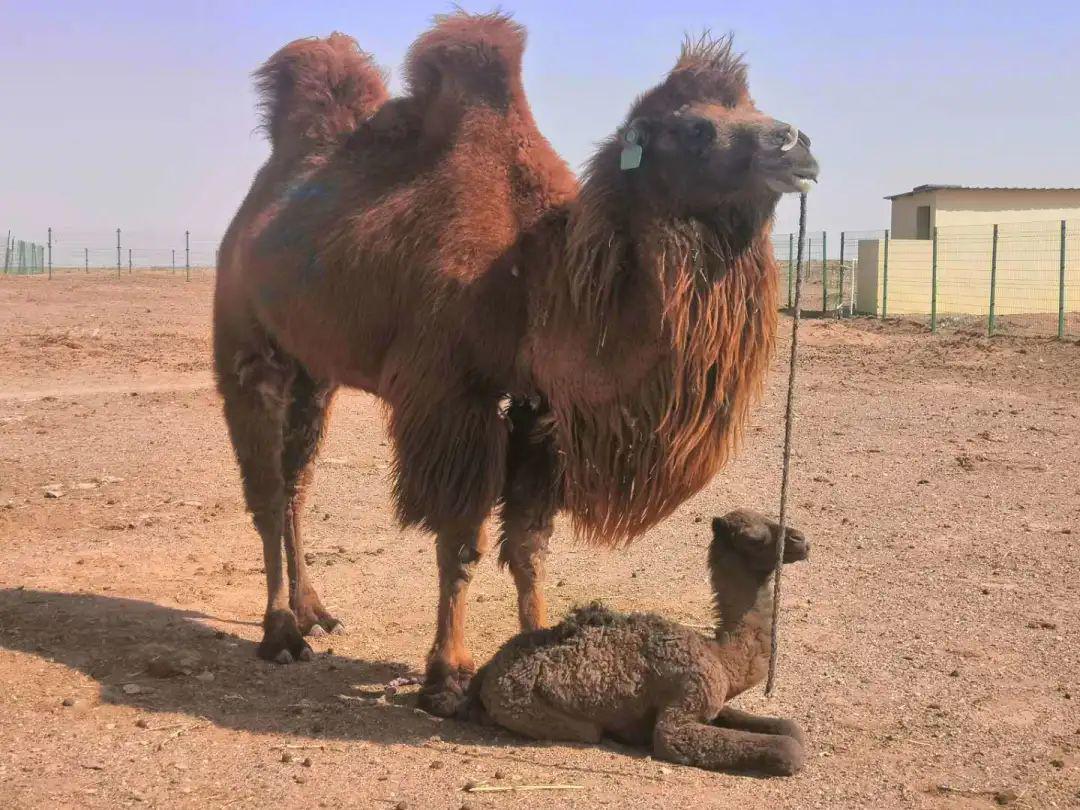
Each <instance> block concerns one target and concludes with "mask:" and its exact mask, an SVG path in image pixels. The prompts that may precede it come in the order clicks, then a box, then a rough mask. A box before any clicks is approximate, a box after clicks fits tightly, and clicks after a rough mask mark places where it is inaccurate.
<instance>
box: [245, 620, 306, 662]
mask: <svg viewBox="0 0 1080 810" xmlns="http://www.w3.org/2000/svg"><path fill="white" fill-rule="evenodd" d="M258 656H259V658H262V659H263V660H264V661H273V662H274V663H275V664H291V663H293V661H309V660H311V656H312V652H311V647H309V646H308V644H307V642H306V641H304V637H303V636H302V635H301V634H300V627H299V626H298V625H297V623H296V616H294V615H293V612H292V611H291V610H275V611H273V612H271V613H268V614H266V619H265V620H264V621H263V639H262V641H261V642H260V643H259V649H258Z"/></svg>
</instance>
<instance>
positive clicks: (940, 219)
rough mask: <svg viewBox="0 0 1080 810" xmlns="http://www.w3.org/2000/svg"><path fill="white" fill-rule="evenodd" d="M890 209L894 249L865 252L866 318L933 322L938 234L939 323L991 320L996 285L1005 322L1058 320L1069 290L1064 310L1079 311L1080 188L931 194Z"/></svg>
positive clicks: (860, 294)
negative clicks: (946, 318)
mask: <svg viewBox="0 0 1080 810" xmlns="http://www.w3.org/2000/svg"><path fill="white" fill-rule="evenodd" d="M885 199H887V200H891V201H892V218H891V227H890V233H889V237H890V238H889V241H888V246H887V248H886V243H885V240H883V239H879V240H862V241H860V242H859V248H858V257H859V261H858V268H857V270H856V284H857V298H856V309H857V310H858V311H859V312H863V313H867V314H880V313H881V311H882V308H883V307H885V308H886V311H887V313H888V314H889V315H925V314H927V313H929V312H930V309H931V300H932V296H933V289H934V285H933V283H932V279H933V267H934V262H933V241H932V240H933V236H934V233H935V228H936V229H937V311H938V313H939V314H944V315H949V314H953V315H985V314H987V313H988V311H989V308H990V298H991V294H990V293H991V276H993V277H994V279H995V283H994V299H995V300H994V308H995V312H996V313H997V314H999V315H1028V314H1046V313H1056V312H1057V311H1058V308H1059V307H1060V306H1061V305H1062V291H1063V290H1064V299H1065V300H1064V307H1065V309H1066V310H1067V311H1069V312H1076V311H1080V188H1002V187H986V188H976V187H968V186H944V185H925V186H917V187H915V188H914V189H912V190H911V191H907V192H904V193H903V194H894V195H892V196H889V197H886V198H885ZM1063 222H1064V233H1063V230H1062V223H1063ZM995 225H997V226H998V236H997V252H996V258H995V250H994V226H995ZM886 254H887V256H888V265H887V270H886ZM1063 256H1064V260H1065V268H1066V270H1065V276H1064V282H1065V283H1064V285H1063V284H1062V272H1061V265H1062V258H1063ZM886 293H887V295H888V302H887V305H886V304H885V302H884V301H883V297H884V296H885V295H886Z"/></svg>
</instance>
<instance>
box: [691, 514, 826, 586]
mask: <svg viewBox="0 0 1080 810" xmlns="http://www.w3.org/2000/svg"><path fill="white" fill-rule="evenodd" d="M712 528H713V539H712V547H711V549H710V559H712V560H719V559H721V558H730V557H732V556H734V557H735V558H737V559H738V560H740V561H741V562H742V563H743V564H744V565H745V566H746V568H748V569H749V570H752V571H758V572H772V570H773V569H774V568H775V567H776V544H777V543H778V542H779V539H780V527H779V526H778V525H777V524H776V523H775V522H773V521H771V520H769V519H768V518H766V517H765V516H764V515H761V514H758V513H757V512H752V511H750V510H749V509H737V510H735V511H734V512H729V513H728V514H726V515H724V517H721V518H715V519H714V520H713V525H712ZM785 534H786V540H785V541H784V563H785V564H786V563H793V562H799V561H800V560H806V559H808V558H809V557H810V541H809V540H807V539H806V537H805V535H803V533H802V532H800V531H799V530H798V529H793V528H791V527H788V529H787V531H786V532H785Z"/></svg>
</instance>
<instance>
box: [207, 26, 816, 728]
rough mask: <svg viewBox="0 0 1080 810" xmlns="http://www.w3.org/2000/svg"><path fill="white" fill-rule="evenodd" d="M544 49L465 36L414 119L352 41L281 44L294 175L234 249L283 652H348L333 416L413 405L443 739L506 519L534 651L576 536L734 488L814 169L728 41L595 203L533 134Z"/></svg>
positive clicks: (396, 439)
mask: <svg viewBox="0 0 1080 810" xmlns="http://www.w3.org/2000/svg"><path fill="white" fill-rule="evenodd" d="M524 40H525V37H524V32H523V31H522V29H521V28H520V27H518V26H517V25H515V24H514V23H512V22H511V21H510V20H508V19H507V18H505V17H503V16H500V15H484V16H469V15H465V14H453V15H449V16H446V17H442V18H439V19H438V20H437V21H436V25H435V26H434V27H433V28H432V30H430V31H428V32H427V33H425V34H424V35H422V36H421V37H420V38H419V39H418V40H417V41H416V43H415V44H414V45H413V46H412V49H411V50H410V53H409V56H408V60H407V64H406V68H405V79H406V82H407V86H408V90H409V93H408V95H406V96H404V97H401V98H394V99H389V98H388V97H387V92H386V89H385V85H384V82H383V77H382V75H381V73H380V71H379V70H378V69H377V68H376V67H375V65H374V64H373V63H372V61H371V59H370V58H369V57H368V56H367V55H366V54H364V53H362V52H360V51H358V50H357V49H356V46H355V43H354V42H353V41H352V40H351V39H349V38H348V37H345V36H341V35H334V36H331V37H330V38H329V39H326V40H301V41H298V42H294V43H292V44H290V45H288V46H286V47H285V48H283V49H282V50H281V51H279V52H278V53H277V54H275V55H274V56H273V57H272V58H271V59H270V61H269V62H267V63H266V65H265V66H264V67H263V68H262V69H261V70H260V71H259V73H258V80H259V87H260V91H261V93H262V98H263V105H264V108H265V119H266V126H267V129H268V131H269V133H270V139H271V142H272V154H271V157H270V159H269V161H268V162H267V163H266V165H265V166H264V167H263V168H262V170H261V171H260V172H259V174H258V176H257V177H256V178H255V181H254V183H253V185H252V188H251V191H250V192H249V194H248V196H247V199H246V200H245V201H244V203H243V205H242V206H241V208H240V211H239V212H238V213H237V215H236V218H235V219H234V221H233V223H232V225H231V226H230V228H229V231H228V232H227V234H226V236H225V239H224V241H223V243H222V246H221V253H220V258H221V261H220V267H219V272H218V283H217V292H216V297H215V310H214V355H215V364H216V369H217V377H218V387H219V390H220V391H221V394H222V395H223V397H224V407H225V417H226V421H227V422H228V426H229V432H230V436H231V438H232V443H233V446H234V448H235V450H236V455H237V459H238V461H239V464H240V469H241V474H242V477H243V483H244V495H245V499H246V501H247V506H248V508H249V510H250V511H251V513H252V515H253V517H254V522H255V526H256V528H257V530H258V532H259V534H260V535H261V537H262V541H263V554H264V558H265V562H266V578H267V590H268V600H267V607H266V615H265V619H264V625H263V631H264V635H263V639H262V642H261V644H260V645H259V655H260V656H262V657H263V658H267V659H270V660H276V661H281V662H288V661H291V660H294V659H298V658H301V659H302V658H306V657H308V656H309V655H310V648H309V647H308V646H307V644H306V643H305V641H304V639H303V635H304V634H307V633H311V632H313V631H314V632H322V631H331V632H333V631H335V630H337V629H339V628H340V627H341V625H340V623H339V622H338V621H337V619H335V618H334V617H333V616H331V615H330V614H329V613H328V612H327V611H326V609H325V608H324V607H323V605H322V603H321V602H320V600H319V597H318V595H317V593H316V591H315V588H314V586H313V585H312V583H311V580H310V578H309V576H308V572H307V570H306V568H305V565H304V554H303V548H302V543H301V537H300V523H299V518H300V513H301V503H302V499H303V493H304V489H305V485H306V484H307V482H308V479H309V464H310V462H311V459H312V456H313V455H314V454H315V451H316V449H317V445H318V443H319V438H320V436H321V435H322V432H323V427H324V424H325V421H326V413H327V410H328V407H329V405H330V401H331V399H332V397H333V394H334V391H335V390H336V389H337V388H338V386H340V385H347V386H353V387H356V388H360V389H363V390H366V391H369V392H372V393H374V394H376V395H378V396H379V397H380V398H382V399H383V400H384V401H385V403H386V404H387V406H388V412H389V431H390V435H391V438H392V441H393V446H394V457H395V466H394V496H395V499H396V505H397V513H398V516H399V518H400V520H401V522H402V523H403V524H405V525H409V524H412V525H419V526H422V527H423V528H426V529H428V530H430V531H432V532H434V533H435V534H436V536H437V539H436V555H437V560H438V568H439V583H440V597H439V606H438V619H437V629H436V634H435V642H434V645H433V647H432V649H431V652H430V654H429V657H428V663H427V680H426V683H425V687H424V691H423V695H422V698H423V701H424V705H425V706H426V707H427V708H428V709H429V710H431V711H433V712H436V713H439V714H450V713H452V712H454V711H455V710H456V709H457V708H458V704H459V703H460V700H461V697H462V688H463V686H464V685H465V683H466V682H467V680H468V678H469V676H470V674H471V673H472V671H473V663H472V660H471V658H470V656H469V653H468V651H467V649H466V646H465V642H464V620H465V598H466V591H467V588H468V583H469V580H470V578H471V576H472V573H473V571H474V569H475V567H476V564H477V562H478V561H479V559H480V557H481V556H482V554H483V553H484V551H485V550H486V549H487V547H488V541H487V539H486V537H485V534H484V528H483V526H484V522H485V520H486V518H487V517H488V516H489V514H490V513H491V511H492V509H493V508H494V507H495V505H496V504H499V503H501V513H500V518H501V524H502V534H501V538H500V540H501V543H502V548H501V551H500V555H499V556H500V562H502V563H504V564H506V565H508V566H509V568H510V572H511V574H512V575H513V578H514V581H515V584H516V585H517V589H518V608H519V614H520V620H521V625H522V627H523V629H534V628H536V627H538V626H540V625H541V624H542V623H543V621H544V606H543V598H542V595H541V584H542V583H541V579H542V576H543V568H544V555H545V553H546V546H547V542H548V538H549V537H550V535H551V531H552V520H553V516H554V514H555V513H556V512H557V511H559V510H560V509H561V510H565V511H567V512H569V514H570V516H571V518H572V520H573V524H574V526H575V528H576V530H577V532H578V533H579V535H581V536H583V537H585V538H587V539H589V540H592V541H594V542H597V543H603V544H609V545H614V544H618V543H622V542H625V541H628V540H630V539H631V538H633V537H634V536H636V535H639V534H640V533H642V532H643V531H645V530H646V529H647V528H649V527H650V526H652V525H653V524H655V523H656V522H657V521H658V520H660V519H661V518H663V517H665V516H666V515H668V514H669V513H670V512H671V511H672V510H673V509H674V508H675V507H677V506H678V505H679V504H680V503H682V502H683V501H684V500H685V499H686V498H688V497H689V496H690V495H692V494H693V493H695V492H696V491H697V490H699V489H700V488H701V487H702V486H703V485H704V484H705V483H706V482H707V481H708V480H709V479H710V478H711V477H712V475H713V474H714V473H715V472H716V471H717V469H718V468H719V467H720V466H721V465H722V464H723V463H724V461H725V460H726V458H727V456H728V454H729V452H730V451H731V449H732V447H733V444H734V443H735V441H736V440H737V437H738V434H739V432H740V429H741V426H742V425H743V423H744V421H745V418H746V414H747V409H748V406H749V405H750V403H751V400H752V399H753V398H754V396H755V395H756V393H757V392H758V391H759V389H760V386H761V382H762V377H763V375H764V373H765V371H766V367H767V365H768V361H769V356H770V352H771V349H772V346H773V337H774V333H775V328H776V303H777V279H778V274H777V268H776V264H775V260H774V258H773V255H772V251H771V248H770V244H769V239H768V233H769V227H770V220H771V217H772V213H773V209H774V207H775V205H776V203H777V200H778V199H779V197H780V194H781V193H783V192H787V191H795V190H798V189H800V188H803V187H804V186H805V185H808V184H809V182H810V181H811V180H813V179H814V177H815V175H816V172H817V166H816V163H815V162H814V159H813V158H812V157H811V155H810V153H809V150H808V142H807V141H806V139H805V138H803V137H800V136H799V135H798V132H797V130H795V129H794V128H792V127H790V126H789V125H788V124H784V123H781V122H778V121H776V120H774V119H772V118H770V117H768V116H766V115H763V114H762V113H760V112H759V111H758V110H757V109H756V108H755V106H754V104H753V102H752V101H751V99H750V96H749V93H748V90H747V83H746V68H745V66H744V64H743V63H742V62H741V61H740V59H739V58H738V57H737V56H736V55H734V54H733V52H732V50H731V44H730V42H729V41H728V40H726V39H720V40H712V39H708V38H703V39H702V40H700V41H696V42H689V43H687V44H686V45H684V47H683V50H682V53H681V54H680V56H679V59H678V62H677V63H676V65H675V67H674V69H673V70H672V71H671V73H670V74H669V75H668V76H667V78H666V79H665V80H664V81H663V82H662V83H661V84H660V85H658V86H657V87H656V88H654V89H653V90H650V91H649V92H647V93H646V94H645V95H643V96H642V97H641V98H639V99H638V100H637V101H636V102H635V103H634V105H633V107H632V108H631V111H630V115H629V116H628V118H627V121H626V123H625V124H624V125H623V126H622V127H620V128H619V131H618V133H617V134H616V135H615V136H613V137H612V138H610V139H609V140H608V141H607V142H606V143H604V144H603V145H602V146H601V147H600V148H599V150H598V152H597V154H596V156H595V157H594V158H593V160H592V162H591V163H590V165H589V168H588V170H587V171H586V173H585V176H584V179H583V181H582V183H581V185H580V188H579V186H578V183H577V181H576V180H575V178H574V176H573V174H572V173H571V172H570V171H569V169H568V168H567V166H566V164H565V163H564V162H563V161H562V160H561V159H560V158H559V157H558V156H557V155H556V154H555V152H554V151H553V150H552V148H551V147H550V145H549V144H548V142H547V141H546V140H545V139H544V137H543V136H542V135H541V134H540V132H539V131H538V130H537V127H536V124H535V122H534V121H533V117H532V114H531V112H530V110H529V105H528V103H527V101H526V99H525V94H524V90H523V87H522V82H521V56H522V51H523V48H524ZM283 544H284V547H285V552H286V559H287V564H288V575H287V579H286V578H284V576H283V574H284V572H283V571H282V564H281V548H282V545H283Z"/></svg>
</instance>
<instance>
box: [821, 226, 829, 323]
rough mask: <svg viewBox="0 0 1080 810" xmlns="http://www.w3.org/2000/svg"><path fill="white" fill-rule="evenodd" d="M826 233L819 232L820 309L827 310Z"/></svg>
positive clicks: (827, 265) (827, 255)
mask: <svg viewBox="0 0 1080 810" xmlns="http://www.w3.org/2000/svg"><path fill="white" fill-rule="evenodd" d="M827 245H828V235H827V234H826V233H825V231H822V232H821V311H822V312H828V311H829V251H828V249H827Z"/></svg>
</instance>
